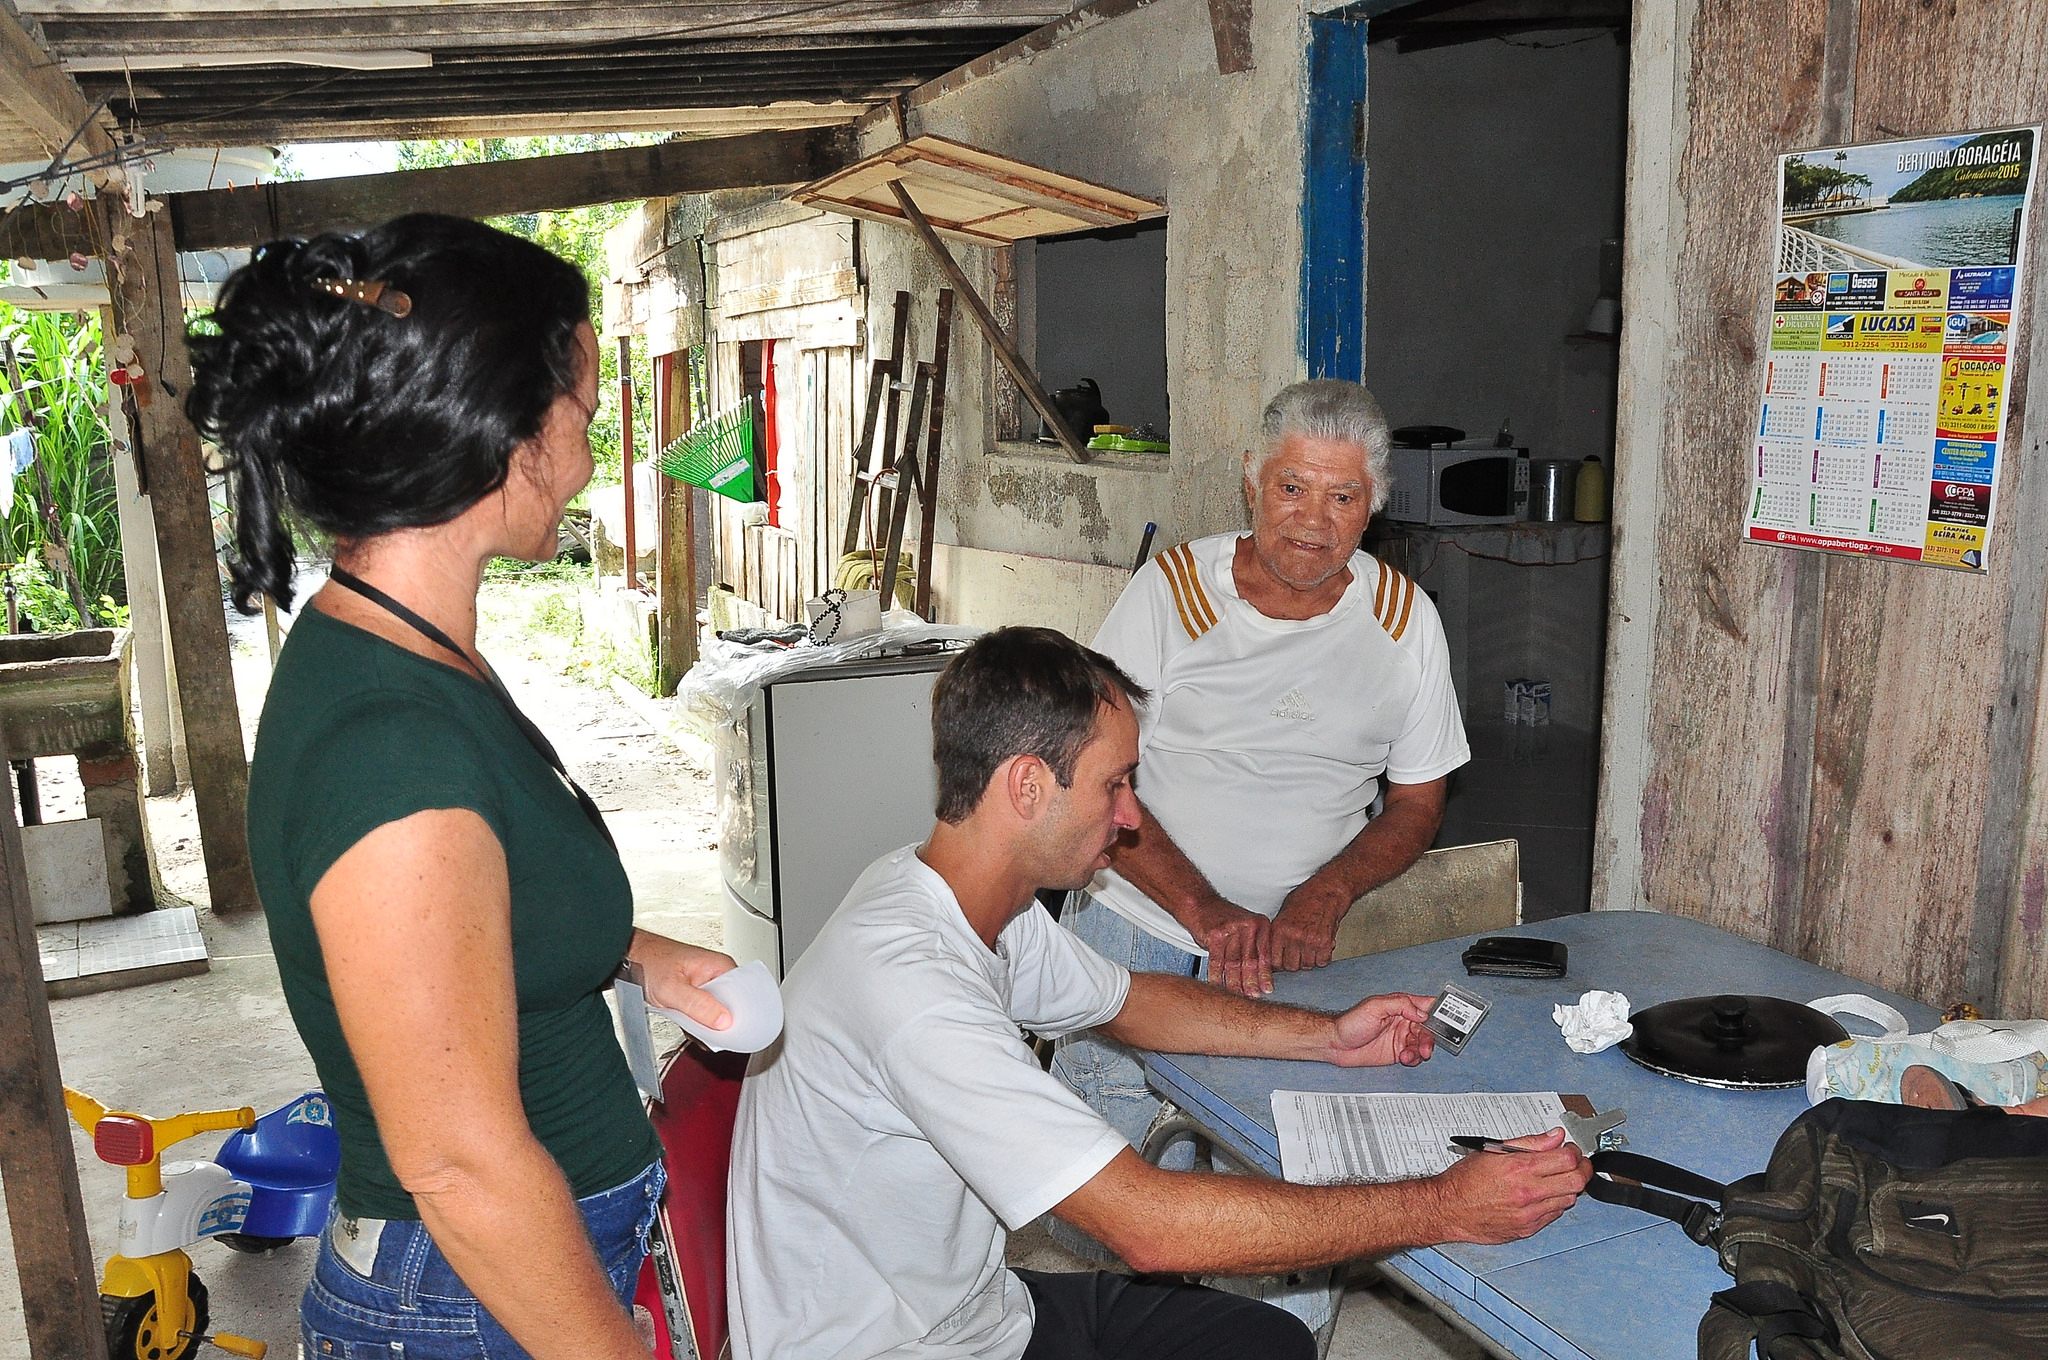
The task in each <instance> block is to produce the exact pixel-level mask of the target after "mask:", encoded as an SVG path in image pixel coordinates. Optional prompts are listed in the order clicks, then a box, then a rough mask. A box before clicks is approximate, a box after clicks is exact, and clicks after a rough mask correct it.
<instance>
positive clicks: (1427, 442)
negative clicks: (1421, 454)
mask: <svg viewBox="0 0 2048 1360" xmlns="http://www.w3.org/2000/svg"><path fill="white" fill-rule="evenodd" d="M1387 437H1388V438H1389V439H1391V440H1393V441H1394V443H1396V444H1398V445H1399V446H1401V447H1402V448H1404V449H1426V448H1431V447H1433V446H1435V445H1437V444H1455V443H1457V442H1458V441H1459V440H1460V439H1463V438H1464V437H1465V432H1464V431H1463V430H1461V429H1459V428H1457V427H1456V426H1455V425H1403V426H1402V427H1401V428H1400V429H1398V430H1389V431H1388V432H1387Z"/></svg>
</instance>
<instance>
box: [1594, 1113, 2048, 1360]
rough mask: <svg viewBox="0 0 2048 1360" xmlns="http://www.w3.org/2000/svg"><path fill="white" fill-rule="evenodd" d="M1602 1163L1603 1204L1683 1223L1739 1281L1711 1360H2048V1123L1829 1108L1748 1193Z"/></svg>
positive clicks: (1707, 1345) (1664, 1169) (1674, 1172)
mask: <svg viewBox="0 0 2048 1360" xmlns="http://www.w3.org/2000/svg"><path fill="white" fill-rule="evenodd" d="M1593 1166H1594V1169H1595V1170H1597V1171H1599V1172H1601V1173H1602V1176H1612V1177H1620V1178H1622V1179H1619V1180H1609V1179H1603V1178H1602V1176H1596V1177H1594V1179H1593V1182H1592V1184H1591V1185H1589V1186H1588V1187H1587V1191H1586V1193H1588V1194H1589V1195H1592V1196H1593V1197H1594V1198H1595V1199H1601V1200H1605V1201H1607V1202H1608V1203H1610V1204H1622V1205H1627V1206H1629V1207H1631V1208H1637V1209H1642V1210H1645V1211H1647V1212H1649V1213H1653V1214H1658V1215H1660V1216H1662V1217H1665V1218H1669V1219H1671V1220H1672V1221H1673V1222H1675V1223H1677V1224H1679V1226H1681V1227H1682V1228H1684V1229H1685V1232H1686V1235H1687V1236H1689V1237H1691V1238H1692V1239H1693V1240H1694V1241H1696V1242H1699V1243H1700V1244H1702V1245H1703V1246H1711V1247H1713V1248H1714V1249H1715V1250H1716V1251H1717V1252H1719V1254H1720V1257H1721V1266H1722V1268H1723V1269H1724V1270H1726V1271H1727V1272H1728V1273H1729V1274H1730V1275H1733V1276H1734V1277H1735V1286H1734V1288H1732V1289H1724V1290H1722V1291H1721V1292H1720V1293H1718V1294H1716V1295H1714V1301H1713V1304H1712V1306H1711V1307H1709V1308H1708V1310H1707V1314H1706V1316H1705V1317H1703V1318H1701V1319H1700V1331H1699V1353H1700V1360H1745V1358H1746V1357H1747V1356H1748V1355H1749V1353H1750V1347H1751V1344H1752V1343H1754V1345H1755V1347H1756V1353H1757V1355H1758V1356H1759V1357H1762V1358H1763V1360H2016V1357H2020V1356H2039V1355H2048V1119H2040V1118H2033V1117H2029V1116H2024V1115H2008V1114H2006V1113H2005V1112H2004V1111H2003V1110H2000V1109H1998V1108H1996V1107H1983V1108H1978V1109H1970V1110H1961V1111H1949V1110H1921V1109H1914V1108H1912V1107H1910V1106H1904V1105H1886V1104H1879V1103H1876V1102H1872V1101H1862V1100H1829V1101H1825V1102H1823V1103H1821V1104H1819V1105H1816V1106H1814V1107H1813V1108H1812V1109H1811V1110H1808V1111H1807V1112H1806V1113H1804V1114H1802V1115H1800V1116H1799V1118H1797V1119H1795V1120H1793V1121H1792V1124H1791V1126H1790V1127H1789V1128H1787V1129H1786V1130H1785V1132H1784V1135H1783V1136H1782V1137H1780V1138H1779V1139H1778V1145H1777V1147H1776V1148H1774V1149H1773V1150H1772V1152H1771V1163H1770V1166H1769V1167H1768V1168H1767V1169H1766V1170H1765V1171H1764V1172H1763V1173H1762V1174H1761V1175H1756V1176H1745V1177H1744V1178H1743V1179H1741V1180H1739V1181H1736V1182H1735V1183H1734V1184H1732V1185H1726V1186H1724V1185H1721V1184H1720V1183H1718V1182H1716V1181H1711V1180H1708V1179H1707V1178H1706V1177H1704V1176H1697V1175H1694V1174H1693V1173H1691V1172H1689V1171H1685V1170H1682V1169H1680V1168H1678V1167H1674V1166H1670V1165H1667V1164H1666V1163H1663V1162H1658V1161H1653V1160H1652V1159H1650V1158H1648V1157H1641V1156H1637V1155H1635V1154H1634V1153H1628V1152H1603V1153H1600V1154H1598V1155H1596V1156H1595V1157H1594V1158H1593ZM1659 1187H1661V1188H1659ZM1672 1191H1676V1192H1677V1193H1676V1194H1673V1193H1669V1192H1672Z"/></svg>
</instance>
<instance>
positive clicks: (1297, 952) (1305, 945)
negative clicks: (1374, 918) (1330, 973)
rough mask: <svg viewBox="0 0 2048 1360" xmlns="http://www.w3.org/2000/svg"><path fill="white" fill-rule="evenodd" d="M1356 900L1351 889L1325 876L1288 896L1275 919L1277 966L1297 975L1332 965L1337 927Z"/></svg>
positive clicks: (1316, 878) (1275, 963) (1273, 950)
mask: <svg viewBox="0 0 2048 1360" xmlns="http://www.w3.org/2000/svg"><path fill="white" fill-rule="evenodd" d="M1352 901H1353V896H1352V894H1351V893H1350V892H1349V891H1348V890H1347V889H1345V888H1344V887H1343V886H1341V885H1339V884H1335V883H1333V882H1331V881H1330V880H1329V879H1327V878H1325V877H1324V876H1323V875H1321V874H1317V875H1316V876H1315V877H1314V878H1311V879H1310V880H1309V881H1308V882H1306V883H1304V884H1302V885H1301V886H1300V887H1298V888H1296V889H1295V890H1294V891H1293V892H1291V893H1289V894H1287V900H1286V901H1285V902H1282V903H1281V904H1280V911H1279V913H1278V914H1277V915H1275V916H1274V917H1273V935H1272V940H1273V943H1272V956H1273V966H1274V967H1275V968H1277V969H1279V970H1280V971H1281V972H1283V973H1294V972H1299V971H1300V970H1302V969H1304V968H1320V967H1322V966H1323V965H1324V964H1326V963H1328V962H1329V961H1330V956H1331V954H1332V953H1333V952H1334V951H1335V950H1336V948H1337V927H1338V925H1339V924H1341V923H1342V922H1343V920H1344V913H1345V912H1347V911H1350V910H1351V903H1352Z"/></svg>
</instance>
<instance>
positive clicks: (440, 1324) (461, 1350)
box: [299, 1162, 668, 1360]
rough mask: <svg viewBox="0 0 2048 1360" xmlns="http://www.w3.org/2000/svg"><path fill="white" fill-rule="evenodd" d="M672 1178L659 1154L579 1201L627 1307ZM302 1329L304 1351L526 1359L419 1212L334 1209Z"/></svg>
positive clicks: (407, 1359) (408, 1359)
mask: <svg viewBox="0 0 2048 1360" xmlns="http://www.w3.org/2000/svg"><path fill="white" fill-rule="evenodd" d="M667 1179H668V1175H667V1169H666V1168H665V1167H663V1166H662V1164H661V1163H660V1162H655V1163H654V1164H653V1165H652V1166H650V1167H648V1168H647V1170H645V1171H643V1172H642V1173H640V1174H639V1175H638V1176H635V1177H634V1178H633V1179H632V1180H630V1181H627V1182H626V1183H625V1184H624V1185H620V1186H615V1187H613V1188H612V1189H610V1190H606V1191H603V1192H601V1193H599V1194H595V1195H592V1196H590V1197H589V1198H588V1199H582V1200H578V1201H577V1202H576V1207H577V1208H578V1209H580V1210H582V1212H583V1226H584V1227H585V1228H586V1229H587V1230H588V1231H589V1233H590V1241H591V1245H592V1246H594V1247H595V1248H596V1249H597V1259H598V1261H599V1262H600V1263H601V1264H602V1265H603V1266H604V1270H605V1274H606V1275H608V1276H610V1277H611V1282H612V1289H613V1290H614V1291H615V1292H616V1293H617V1294H618V1296H619V1304H620V1306H621V1307H630V1306H631V1304H632V1299H633V1287H634V1285H635V1284H636V1283H637V1282H638V1280H639V1277H640V1263H641V1261H642V1260H643V1259H644V1258H645V1257H646V1255H647V1238H648V1234H649V1233H651V1232H652V1231H653V1230H654V1215H655V1209H656V1207H657V1206H658V1205H659V1204H660V1203H661V1191H662V1187H663V1186H664V1185H665V1184H666V1183H667ZM505 1248H506V1250H508V1251H519V1250H521V1249H522V1244H521V1243H518V1242H507V1243H505ZM363 1266H368V1267H369V1269H368V1270H367V1271H365V1270H364V1269H362V1268H361V1267H363ZM299 1330H300V1336H301V1339H302V1341H303V1342H304V1345H305V1350H304V1356H305V1360H372V1358H373V1357H374V1360H528V1357H527V1354H526V1351H525V1349H524V1348H523V1347H521V1346H520V1344H519V1343H518V1342H516V1341H514V1340H513V1339H512V1338H511V1336H510V1335H508V1334H507V1333H506V1331H505V1329H504V1328H503V1327H500V1326H499V1325H498V1321H497V1319H496V1318H494V1317H492V1316H491V1315H490V1313H489V1312H487V1311H486V1310H485V1309H484V1307H483V1305H482V1304H480V1303H478V1302H477V1300H476V1295H474V1294H472V1293H470V1292H469V1287H468V1286H467V1285H465V1284H463V1282H462V1281H461V1279H459V1278H458V1277H457V1276H456V1274H455V1271H454V1269H453V1268H452V1267H450V1266H449V1264H448V1258H447V1257H445V1256H443V1255H442V1254H441V1249H440V1248H439V1247H436V1246H435V1245H434V1239H433V1238H432V1237H430V1236H429V1235H428V1233H427V1229H426V1225H425V1224H423V1223H420V1222H419V1221H418V1220H416V1219H396V1218H394V1219H349V1218H344V1217H342V1216H340V1215H339V1214H338V1213H337V1214H335V1215H333V1216H331V1217H329V1219H328V1222H327V1231H326V1232H324V1233H322V1234H321V1235H320V1256H319V1259H318V1260H317V1261H316V1262H315V1264H314V1266H313V1281H312V1283H311V1284H308V1285H307V1286H306V1296H305V1298H304V1299H303V1300H302V1301H301V1302H300V1304H299Z"/></svg>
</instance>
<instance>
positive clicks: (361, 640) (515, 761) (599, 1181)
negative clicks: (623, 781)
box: [249, 609, 661, 1218]
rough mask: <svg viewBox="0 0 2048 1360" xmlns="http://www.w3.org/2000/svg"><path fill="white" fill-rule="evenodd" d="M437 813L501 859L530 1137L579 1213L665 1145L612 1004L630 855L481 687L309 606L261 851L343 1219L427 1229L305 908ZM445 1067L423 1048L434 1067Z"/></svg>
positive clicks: (280, 688) (265, 733)
mask: <svg viewBox="0 0 2048 1360" xmlns="http://www.w3.org/2000/svg"><path fill="white" fill-rule="evenodd" d="M440 808H467V809H469V810H471V811H473V812H475V813H476V814H477V815H478V816H480V817H482V818H483V819H484V821H485V822H486V823H488V824H489V826H490V828H491V830H492V831H493V832H495V833H496V834H497V837H498V841H499V844H501V845H502V846H503V847H504V849H505V860H506V867H507V869H508V871H509V874H510V879H511V888H512V914H511V915H512V966H513V973H514V978H515V983H516V988H517V995H518V1004H519V1093H520V1096H521V1098H522V1100H523V1101H524V1102H525V1106H526V1119H527V1123H528V1124H529V1125H530V1126H531V1127H532V1129H533V1132H534V1136H535V1137H537V1138H538V1139H539V1140H540V1143H541V1145H542V1146H543V1147H545V1148H546V1149H547V1150H548V1152H549V1154H550V1155H552V1156H553V1157H554V1159H555V1161H556V1162H557V1163H559V1164H560V1166H561V1168H562V1172H563V1174H564V1175H565V1176H566V1177H567V1178H568V1181H569V1187H570V1189H571V1190H572V1191H573V1192H574V1194H575V1195H576V1197H577V1198H579V1199H580V1198H583V1197H585V1196H588V1195H594V1194H596V1193H598V1192H599V1191H601V1190H609V1189H611V1188H612V1187H613V1186H616V1185H620V1184H623V1183H624V1182H626V1181H628V1180H631V1179H632V1178H633V1177H634V1176H636V1175H638V1174H639V1173H640V1172H642V1171H644V1170H646V1168H647V1166H648V1165H649V1163H651V1162H653V1161H654V1160H655V1158H657V1157H658V1156H660V1153H661V1148H660V1144H659V1142H658V1140H657V1139H656V1137H655V1134H654V1129H653V1127H652V1125H650V1124H649V1123H648V1121H647V1115H646V1112H645V1111H644V1109H643V1108H642V1106H641V1104H640V1097H639V1092H638V1089H637V1088H636V1087H635V1086H634V1084H633V1078H632V1074H631V1072H630V1071H629V1070H628V1069H627V1067H626V1060H625V1055H624V1054H623V1053H621V1052H620V1050H619V1045H618V1040H617V1037H616V1035H615V1034H614V1031H613V1029H612V1019H611V1010H610V1008H609V1007H608V1006H606V1004H605V1001H604V997H603V995H602V993H603V989H604V987H605V985H606V983H607V982H608V981H609V980H610V978H611V976H612V973H613V970H614V969H616V968H617V967H618V964H619V960H620V959H622V958H624V957H625V953H626V949H627V946H628V945H629V944H630V943H631V941H632V934H633V891H632V887H631V885H630V884H628V883H627V881H626V872H625V869H624V868H623V867H622V866H621V865H620V863H619V857H618V855H617V854H616V853H615V852H614V851H613V850H612V848H611V847H610V846H609V845H607V844H606V843H605V840H604V837H602V836H601V835H599V834H598V832H597V829H596V828H595V827H593V826H592V825H591V824H590V821H589V820H588V819H587V818H586V817H585V816H584V814H583V810H582V808H581V807H579V806H578V805H577V802H576V798H575V795H573V794H572V793H570V792H569V790H568V788H567V786H565V785H564V784H563V783H562V780H561V778H560V777H559V776H558V775H557V774H556V773H555V771H554V769H553V767H551V766H550V765H549V764H548V762H547V761H546V760H545V759H544V758H543V757H542V756H541V754H540V753H539V752H538V751H536V750H535V749H534V748H533V746H532V744H531V743H530V742H528V741H527V740H526V738H525V737H524V736H523V735H521V734H520V732H519V729H518V728H517V727H515V726H514V725H513V723H512V720H511V718H510V717H509V716H508V715H507V714H506V712H505V710H504V708H503V706H502V705H501V704H500V703H499V702H498V698H497V696H496V695H495V694H493V693H492V691H491V690H490V688H489V687H488V686H487V685H485V684H484V683H483V682H482V681H480V680H478V679H476V678H475V677H474V676H471V675H468V674H466V673H464V672H462V671H458V670H456V669H455V668H454V667H453V666H448V665H443V664H440V663H438V662H435V661H430V660H428V659H426V658H425V657H422V656H418V655H415V654H414V653H412V652H409V651H406V650H405V649H404V648H402V647H398V646H396V645H394V644H392V643H390V642H387V641H385V640H384V639H383V638H380V637H377V636H376V635H375V634H373V633H368V632H365V631H364V630H362V629H360V628H356V627H353V626H352V625H349V624H346V623H343V622H341V621H340V620H338V619H335V618H333V617H331V616H330V615H327V614H323V613H322V612H320V611H319V610H317V609H307V610H305V611H304V612H303V613H301V614H300V615H299V619H298V622H297V624H296V626H294V627H293V629H292V631H291V636H290V639H289V640H288V641H287V642H286V643H285V646H284V651H283V653H282V654H281V655H280V656H279V657H278V662H277V671H276V673H275V674H274V675H273V676H272V677H271V682H270V693H269V695H268V697H267V698H266V699H265V700H264V704H263V721H262V724H261V726H260V727H259V729H258V731H257V734H256V759H255V761H254V763H253V764H252V765H251V766H250V770H249V853H250V859H251V861H252V863H253V865H254V868H255V873H256V888H257V891H258V893H259V894H260V895H261V896H262V899H263V910H264V914H265V916H267V917H268V918H269V922H270V938H271V944H272V947H273V949H274V950H275V951H276V954H277V966H278V973H279V976H280V978H281V979H282V981H283V983H284V994H285V1000H286V1002H287V1003H288V1004H289V1005H290V1006H291V1011H292V1018H293V1019H294V1020H295V1021H296V1022H297V1023H298V1027H299V1034H300V1036H301V1037H302V1038H303V1039H304V1040H305V1043H306V1048H307V1049H308V1050H309V1051H310V1052H311V1053H312V1055H313V1065H314V1067H315V1068H317V1069H318V1071H319V1073H320V1083H321V1085H322V1086H323V1087H324V1088H325V1090H326V1092H327V1095H328V1098H329V1099H330V1100H331V1101H332V1102H333V1106H334V1118H335V1126H336V1129H337V1131H338V1132H339V1133H340V1135H341V1182H340V1186H339V1196H340V1201H341V1209H342V1212H343V1213H345V1214H350V1215H353V1216H355V1217H359V1218H360V1217H368V1218H418V1217H419V1210H418V1209H417V1208H416V1207H414V1204H413V1200H412V1196H411V1195H409V1194H407V1193H406V1191H405V1189H404V1187H402V1186H401V1185H400V1184H399V1183H398V1178H397V1177H396V1176H395V1175H393V1174H392V1171H391V1163H390V1160H389V1159H388V1158H387V1157H386V1156H385V1153H384V1144H383V1141H382V1139H381V1138H380V1137H379V1135H378V1131H377V1123H376V1120H375V1119H374V1118H372V1117H371V1113H370V1103H369V1100H368V1098H367V1097H366V1096H365V1095H364V1092H363V1081H362V1076H361V1074H360V1073H359V1072H358V1071H357V1070H356V1064H355V1060H354V1058H353V1057H352V1056H351V1055H350V1053H349V1049H348V1044H347V1043H346V1041H345V1040H344V1039H343V1038H342V1032H341V1025H340V1022H339V1020H338V1019H337V1018H336V1016H335V1012H334V997H333V994H332V993H331V992H330V991H329V990H328V985H327V968H326V964H325V962H324V961H323V959H322V957H321V953H320V941H319V938H318V937H317V935H316V934H315V933H314V929H313V917H312V908H311V905H310V898H311V896H312V892H313V889H314V887H315V885H317V884H318V883H319V882H320V879H321V877H322V875H324V874H325V873H326V872H327V870H328V869H329V868H330V867H332V866H333V864H334V862H335V861H336V860H337V859H339V858H340V857H341V856H342V855H343V854H344V853H346V852H347V851H348V849H349V848H350V847H352V846H353V845H355V843H356V842H357V841H359V840H361V839H362V838H363V837H364V836H365V835H367V834H368V833H370V832H371V831H374V830H375V829H376V828H378V827H380V826H383V825H385V824H387V823H390V822H395V821H398V820H400V819H401V818H405V817H409V816H411V815H412V814H413V813H415V812H423V811H426V810H428V809H440ZM436 1052H437V1049H436V1046H435V1045H434V1044H433V1043H432V1042H431V1040H430V1039H429V1038H428V1037H427V1036H421V1042H420V1053H421V1057H422V1059H423V1060H428V1059H429V1055H433V1054H435V1053H436ZM430 1114H431V1117H433V1118H435V1119H440V1120H445V1121H447V1122H448V1123H449V1124H451V1125H454V1124H457V1123H459V1122H460V1121H461V1120H462V1119H463V1118H464V1115H465V1112H464V1111H462V1110H459V1109H451V1110H436V1111H432V1112H430Z"/></svg>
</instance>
